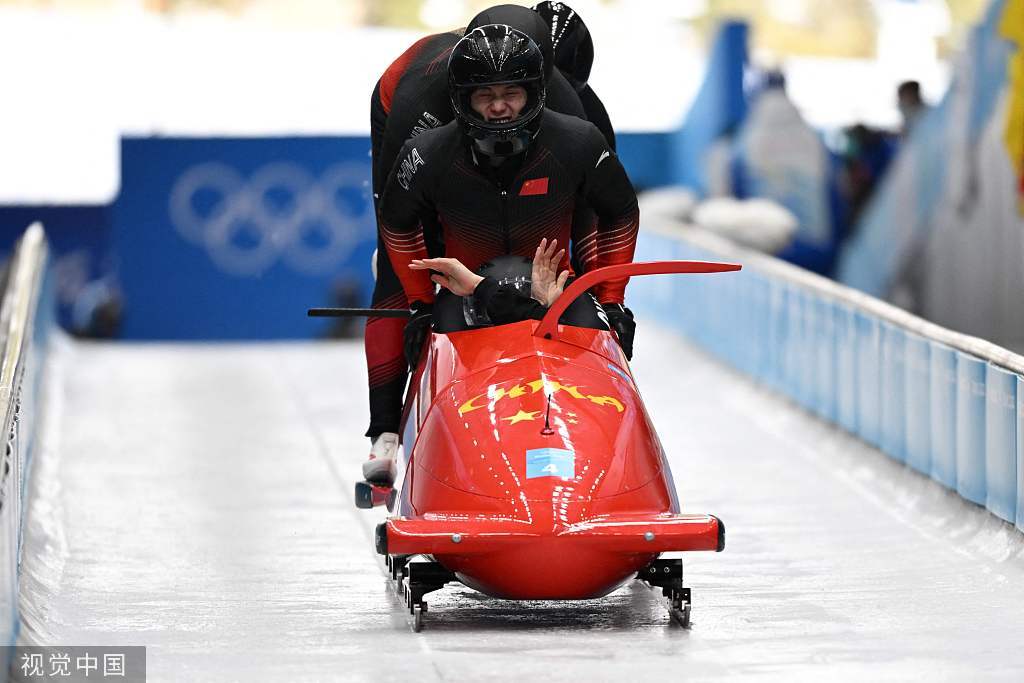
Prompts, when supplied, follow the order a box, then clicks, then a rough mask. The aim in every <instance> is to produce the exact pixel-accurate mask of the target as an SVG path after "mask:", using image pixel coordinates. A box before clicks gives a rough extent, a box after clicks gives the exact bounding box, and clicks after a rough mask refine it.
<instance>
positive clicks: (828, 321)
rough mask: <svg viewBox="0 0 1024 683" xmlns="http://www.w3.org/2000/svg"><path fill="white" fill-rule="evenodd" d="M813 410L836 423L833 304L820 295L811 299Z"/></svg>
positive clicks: (834, 306)
mask: <svg viewBox="0 0 1024 683" xmlns="http://www.w3.org/2000/svg"><path fill="white" fill-rule="evenodd" d="M814 310H815V313H816V315H815V321H814V322H815V334H814V337H813V338H812V341H813V343H814V355H815V364H814V377H812V380H813V386H814V410H815V412H817V413H818V415H820V416H821V417H822V418H824V419H826V420H828V421H829V422H835V421H836V305H835V303H834V302H833V301H831V300H829V299H826V298H825V297H823V296H817V297H815V298H814Z"/></svg>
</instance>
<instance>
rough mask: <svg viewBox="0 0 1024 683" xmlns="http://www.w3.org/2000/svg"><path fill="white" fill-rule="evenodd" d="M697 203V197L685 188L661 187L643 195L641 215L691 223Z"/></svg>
mask: <svg viewBox="0 0 1024 683" xmlns="http://www.w3.org/2000/svg"><path fill="white" fill-rule="evenodd" d="M697 201H698V200H697V195H695V194H694V193H693V192H692V191H691V190H688V189H687V188H685V187H659V188H656V189H654V190H647V191H646V192H644V193H643V194H642V195H641V206H642V207H643V209H642V211H641V214H642V215H643V216H644V217H649V218H655V219H668V220H670V221H689V220H690V215H691V214H692V213H693V209H694V207H695V206H697ZM658 222H661V220H659V221H658Z"/></svg>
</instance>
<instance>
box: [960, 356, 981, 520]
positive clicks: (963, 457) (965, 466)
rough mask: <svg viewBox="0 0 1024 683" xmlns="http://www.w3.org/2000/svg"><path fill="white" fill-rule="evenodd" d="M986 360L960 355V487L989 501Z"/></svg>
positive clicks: (965, 493) (972, 498) (965, 494)
mask: <svg viewBox="0 0 1024 683" xmlns="http://www.w3.org/2000/svg"><path fill="white" fill-rule="evenodd" d="M985 366H986V364H985V361H982V360H979V359H977V358H975V357H973V356H968V355H967V354H965V353H961V352H957V354H956V490H957V492H958V493H959V494H960V495H961V496H963V497H964V498H966V499H967V500H969V501H971V502H972V503H977V504H978V505H984V504H985Z"/></svg>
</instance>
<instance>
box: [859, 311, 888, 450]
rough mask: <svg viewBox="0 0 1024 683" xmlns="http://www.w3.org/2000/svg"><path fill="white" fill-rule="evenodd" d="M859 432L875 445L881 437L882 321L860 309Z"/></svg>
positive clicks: (878, 443) (861, 436)
mask: <svg viewBox="0 0 1024 683" xmlns="http://www.w3.org/2000/svg"><path fill="white" fill-rule="evenodd" d="M856 320H857V435H858V436H860V438H862V439H864V440H865V441H867V442H868V443H869V444H871V445H872V446H880V445H881V443H882V440H881V431H882V430H881V407H882V401H881V394H880V389H881V388H880V386H879V385H880V382H879V373H880V372H881V365H882V363H881V353H880V347H881V344H880V341H879V337H880V335H881V331H880V328H881V323H880V322H879V321H878V319H877V318H875V317H873V316H871V315H868V314H866V313H863V312H861V311H857V313H856Z"/></svg>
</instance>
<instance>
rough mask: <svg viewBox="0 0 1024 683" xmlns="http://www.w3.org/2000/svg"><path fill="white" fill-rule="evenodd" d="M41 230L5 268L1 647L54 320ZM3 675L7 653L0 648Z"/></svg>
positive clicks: (14, 591)
mask: <svg viewBox="0 0 1024 683" xmlns="http://www.w3.org/2000/svg"><path fill="white" fill-rule="evenodd" d="M46 264H47V246H46V240H45V238H44V236H43V229H42V226H41V225H39V224H38V223H37V224H35V225H33V226H32V227H31V228H30V229H29V230H28V232H26V233H25V236H24V237H23V238H22V240H21V242H20V243H19V245H18V247H17V249H16V251H15V255H14V258H13V259H12V261H11V262H10V265H9V267H8V270H7V273H6V276H5V279H4V284H3V288H2V304H0V419H2V420H3V431H2V432H0V433H2V434H3V435H4V441H3V444H4V446H3V447H4V450H3V467H2V469H0V640H2V642H0V645H3V646H8V645H13V644H14V640H15V638H16V637H17V631H18V626H17V624H18V577H19V568H20V564H21V540H22V529H23V526H24V524H23V523H24V508H25V501H24V493H25V482H26V478H27V475H28V471H29V467H30V464H31V460H32V449H33V443H34V439H33V436H34V434H35V426H36V423H37V419H38V409H37V406H38V403H39V402H38V400H37V398H38V395H39V390H40V387H41V385H42V384H41V383H42V375H43V373H42V369H43V359H44V356H45V351H46V344H47V340H48V339H49V335H50V330H51V328H52V327H53V324H54V323H53V321H54V310H55V305H54V299H53V291H54V288H53V283H52V278H51V277H49V276H48V272H49V271H48V269H47V267H46ZM0 653H3V655H2V657H0V658H2V659H3V661H0V667H2V669H0V670H2V671H7V670H8V666H9V662H7V661H6V657H8V656H9V653H10V650H9V649H8V648H7V647H3V648H2V649H0Z"/></svg>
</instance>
